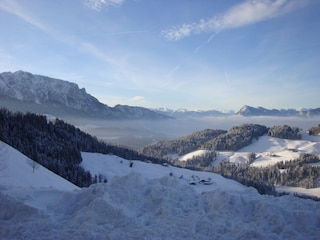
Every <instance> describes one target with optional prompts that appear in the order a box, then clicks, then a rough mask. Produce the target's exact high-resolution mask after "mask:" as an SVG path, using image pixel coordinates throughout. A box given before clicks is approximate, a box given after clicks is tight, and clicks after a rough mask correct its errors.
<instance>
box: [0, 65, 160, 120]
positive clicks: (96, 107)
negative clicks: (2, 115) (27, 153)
mask: <svg viewBox="0 0 320 240" xmlns="http://www.w3.org/2000/svg"><path fill="white" fill-rule="evenodd" d="M0 98H1V105H2V106H4V107H7V108H9V109H11V110H18V111H29V112H40V113H47V114H52V115H58V116H61V115H82V116H86V117H96V118H113V119H119V118H120V119H143V118H148V119H158V118H160V119H161V118H165V116H164V115H161V114H158V113H155V112H153V111H151V110H149V109H146V108H141V107H129V106H126V107H122V108H120V106H118V107H116V108H111V107H108V106H107V105H105V104H103V103H101V102H99V101H98V100H97V99H96V98H95V97H93V96H91V95H90V94H88V93H87V92H86V90H85V89H84V88H82V89H79V87H78V85H77V84H75V83H71V82H68V81H63V80H59V79H54V78H50V77H46V76H40V75H33V74H31V73H28V72H23V71H17V72H14V73H11V72H4V73H1V74H0ZM12 108H16V109H12Z"/></svg>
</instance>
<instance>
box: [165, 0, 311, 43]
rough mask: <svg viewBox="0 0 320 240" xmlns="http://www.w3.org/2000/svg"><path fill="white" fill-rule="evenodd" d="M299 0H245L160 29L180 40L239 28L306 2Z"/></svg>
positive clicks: (166, 34) (276, 15) (293, 8)
mask: <svg viewBox="0 0 320 240" xmlns="http://www.w3.org/2000/svg"><path fill="white" fill-rule="evenodd" d="M306 2H307V1H301V0H247V1H245V2H243V3H240V4H237V5H235V6H233V7H231V8H230V9H228V10H227V11H226V12H224V13H223V14H221V15H217V16H213V17H212V18H210V19H207V20H204V19H201V20H200V21H199V22H194V23H188V24H182V25H180V26H175V27H172V28H171V29H169V30H164V31H162V34H163V36H164V37H165V38H167V39H169V40H180V39H182V38H185V37H188V36H191V35H193V34H199V33H205V32H215V33H216V32H219V31H222V30H225V29H231V28H239V27H243V26H246V25H250V24H254V23H258V22H261V21H265V20H268V19H271V18H275V17H278V16H280V15H283V14H286V13H288V12H290V11H293V10H295V9H297V8H299V7H301V6H303V5H305V4H306Z"/></svg>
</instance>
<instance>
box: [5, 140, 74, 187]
mask: <svg viewBox="0 0 320 240" xmlns="http://www.w3.org/2000/svg"><path fill="white" fill-rule="evenodd" d="M0 185H2V186H6V188H8V189H10V188H13V187H22V188H33V189H35V188H50V189H56V190H61V191H72V190H75V189H79V187H77V186H76V185H74V184H72V183H70V182H69V181H67V180H65V179H64V178H62V177H60V176H58V175H57V174H55V173H53V172H51V171H49V170H48V169H47V168H44V167H42V166H41V165H40V164H35V162H34V161H33V160H31V159H29V158H28V157H26V156H25V155H23V154H22V153H20V152H19V151H17V150H16V149H14V148H12V147H11V146H9V145H7V144H5V143H4V142H1V141H0Z"/></svg>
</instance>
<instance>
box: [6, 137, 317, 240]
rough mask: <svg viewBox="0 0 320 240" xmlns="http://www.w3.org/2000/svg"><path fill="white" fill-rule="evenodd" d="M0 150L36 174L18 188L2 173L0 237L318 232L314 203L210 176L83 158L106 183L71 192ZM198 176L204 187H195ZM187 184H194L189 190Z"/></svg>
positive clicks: (27, 173)
mask: <svg viewBox="0 0 320 240" xmlns="http://www.w3.org/2000/svg"><path fill="white" fill-rule="evenodd" d="M2 145H3V143H2ZM2 150H4V151H2V156H6V158H5V159H7V160H6V161H4V162H5V163H6V164H7V162H8V161H12V163H10V164H11V165H10V166H9V165H7V170H10V169H12V168H13V169H15V168H20V169H22V170H21V172H19V174H21V176H22V177H23V178H25V180H26V179H27V178H32V176H38V177H37V178H36V177H34V179H33V180H32V181H31V182H29V183H24V182H23V181H20V180H16V179H15V178H19V176H18V172H17V171H18V170H12V172H10V171H9V172H8V171H7V170H6V171H7V174H8V173H10V174H9V176H8V175H7V177H9V179H11V181H13V182H15V181H16V183H15V184H11V183H10V182H8V181H3V179H4V178H3V177H1V178H0V180H1V182H0V183H1V184H0V209H1V211H0V236H1V239H139V240H140V239H187V240H188V239H190V240H191V239H200V240H206V239H318V237H319V234H320V230H319V229H320V202H315V201H312V200H303V199H299V198H296V197H293V196H292V195H289V196H284V197H277V198H276V197H272V196H265V195H264V196H261V195H259V194H258V193H257V191H256V190H255V189H253V188H247V187H245V186H242V185H241V184H239V183H237V182H234V181H232V180H227V179H225V178H223V177H221V176H219V175H216V174H213V173H205V172H195V171H191V170H186V169H181V168H174V167H172V166H162V165H156V164H151V163H145V162H141V161H132V162H129V161H127V160H124V159H121V158H118V157H116V156H112V155H102V154H96V153H82V157H83V162H82V166H83V167H85V168H86V169H88V170H90V171H91V172H92V173H93V174H102V175H104V176H106V177H107V179H108V183H99V184H94V185H92V186H90V187H89V188H84V189H78V190H77V188H73V187H72V186H70V185H69V187H68V186H67V185H68V183H67V182H64V183H63V184H62V185H60V184H58V180H57V179H56V178H53V179H51V180H50V181H49V182H50V183H51V184H49V183H48V182H47V183H45V182H46V181H47V180H46V179H45V178H44V176H47V177H48V175H50V174H49V173H41V171H42V170H41V168H38V169H36V170H35V172H34V173H33V172H32V168H31V167H30V166H29V165H28V164H25V162H26V161H25V159H24V156H23V155H21V154H18V153H17V152H15V151H12V149H11V148H9V147H8V146H6V145H5V148H2ZM5 152H6V153H5ZM4 153H5V154H4ZM1 159H3V158H1ZM12 159H20V160H19V161H18V160H17V161H14V160H12ZM130 163H133V165H132V166H131V167H130ZM40 173H41V174H40ZM12 174H13V175H12ZM35 174H38V175H35ZM202 178H204V179H207V180H209V178H210V181H211V184H210V185H203V184H199V183H198V181H199V180H200V179H202ZM190 179H191V180H194V181H196V182H197V183H196V185H189V180H190ZM25 182H27V180H26V181H25ZM38 182H43V183H42V184H40V183H38ZM36 183H38V184H39V185H36ZM64 184H65V187H64ZM31 186H32V188H31ZM74 189H75V190H74Z"/></svg>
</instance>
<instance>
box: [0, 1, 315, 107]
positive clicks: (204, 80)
mask: <svg viewBox="0 0 320 240" xmlns="http://www.w3.org/2000/svg"><path fill="white" fill-rule="evenodd" d="M319 12H320V1H319V0H255V1H235V0H223V1H222V0H221V1H218V0H217V1H213V0H161V1H159V0H70V1H69V0H68V1H65V0H54V1H52V0H0V29H1V32H0V72H4V71H17V70H24V71H28V72H31V73H33V74H41V75H46V76H50V77H54V78H59V79H63V80H68V81H71V82H75V83H77V84H78V85H79V87H81V88H82V87H84V88H86V90H87V92H88V93H90V94H91V95H93V96H95V97H96V98H98V99H99V100H100V101H102V102H104V103H106V104H107V105H109V106H114V105H115V104H127V105H132V106H143V107H150V108H157V107H168V108H173V109H178V108H187V109H203V110H205V109H218V110H230V109H232V110H239V109H240V108H241V107H242V106H243V105H245V104H246V105H251V106H256V107H257V106H264V107H267V108H300V107H307V108H309V107H311V108H313V107H320V101H319V100H320V94H319V92H320V14H319Z"/></svg>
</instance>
